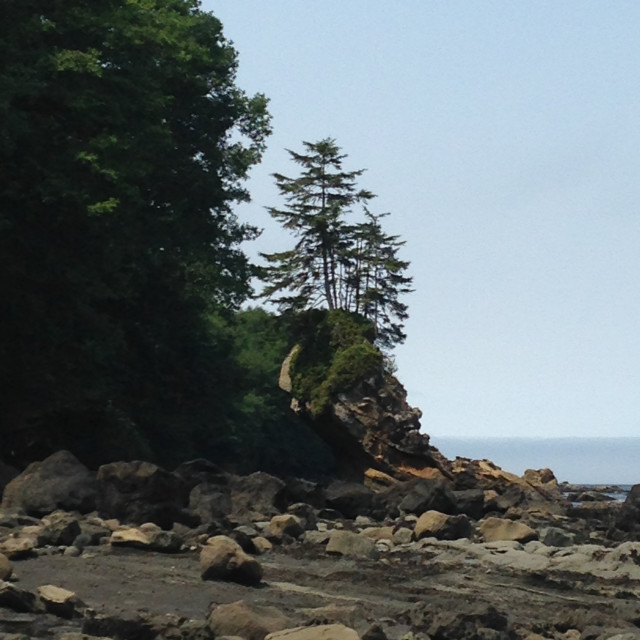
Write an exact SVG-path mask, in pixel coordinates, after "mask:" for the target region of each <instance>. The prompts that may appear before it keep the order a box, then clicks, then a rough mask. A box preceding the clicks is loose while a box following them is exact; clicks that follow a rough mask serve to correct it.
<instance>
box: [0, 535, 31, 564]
mask: <svg viewBox="0 0 640 640" xmlns="http://www.w3.org/2000/svg"><path fill="white" fill-rule="evenodd" d="M20 533H21V537H10V538H5V539H4V540H3V541H2V542H0V553H2V554H3V555H4V556H6V557H7V558H9V559H10V560H21V559H23V558H29V557H30V556H33V555H34V553H35V549H36V548H37V546H38V545H37V539H36V538H34V537H32V536H25V535H24V534H22V532H20Z"/></svg>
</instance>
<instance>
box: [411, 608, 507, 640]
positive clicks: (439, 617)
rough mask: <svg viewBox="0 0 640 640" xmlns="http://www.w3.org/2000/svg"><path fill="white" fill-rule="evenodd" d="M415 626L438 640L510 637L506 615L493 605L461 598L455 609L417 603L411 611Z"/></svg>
mask: <svg viewBox="0 0 640 640" xmlns="http://www.w3.org/2000/svg"><path fill="white" fill-rule="evenodd" d="M410 619H411V623H412V626H413V628H414V629H417V630H420V631H423V632H425V633H427V634H428V635H429V636H430V637H432V638H438V639H439V640H510V638H511V637H515V634H513V633H510V625H509V618H508V616H507V614H505V613H502V612H501V611H498V610H497V609H495V608H494V607H493V606H491V605H489V604H486V603H483V602H474V601H470V602H469V601H467V602H465V601H462V602H460V603H459V606H457V607H456V608H455V609H452V610H442V609H441V608H439V607H437V606H433V605H432V604H430V603H424V604H421V605H418V606H417V607H415V608H414V609H413V610H412V611H411V612H410Z"/></svg>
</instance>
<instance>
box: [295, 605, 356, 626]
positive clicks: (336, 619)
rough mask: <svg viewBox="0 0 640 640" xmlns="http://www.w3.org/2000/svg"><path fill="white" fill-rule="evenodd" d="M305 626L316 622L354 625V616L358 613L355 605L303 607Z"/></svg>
mask: <svg viewBox="0 0 640 640" xmlns="http://www.w3.org/2000/svg"><path fill="white" fill-rule="evenodd" d="M301 613H303V614H304V624H305V626H311V625H317V624H344V625H346V626H347V627H355V625H356V618H357V617H358V614H359V613H360V611H359V608H358V607H356V606H355V605H350V606H349V605H338V604H328V605H326V606H324V607H314V608H313V609H303V610H302V612H301Z"/></svg>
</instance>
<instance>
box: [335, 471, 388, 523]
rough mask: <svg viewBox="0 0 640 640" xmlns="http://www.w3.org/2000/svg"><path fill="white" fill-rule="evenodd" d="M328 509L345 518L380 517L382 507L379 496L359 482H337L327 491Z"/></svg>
mask: <svg viewBox="0 0 640 640" xmlns="http://www.w3.org/2000/svg"><path fill="white" fill-rule="evenodd" d="M325 499H326V504H327V507H329V508H331V509H335V510H336V511H338V512H340V513H341V514H342V515H343V516H344V517H345V518H349V519H351V520H355V518H357V517H358V516H373V517H375V516H379V515H381V511H382V506H381V502H380V499H379V496H378V495H377V494H376V493H375V492H374V491H372V490H371V489H369V488H368V487H365V486H364V485H363V484H360V483H358V482H344V481H341V480H335V481H334V482H332V483H331V484H330V485H329V486H328V487H327V489H326V490H325Z"/></svg>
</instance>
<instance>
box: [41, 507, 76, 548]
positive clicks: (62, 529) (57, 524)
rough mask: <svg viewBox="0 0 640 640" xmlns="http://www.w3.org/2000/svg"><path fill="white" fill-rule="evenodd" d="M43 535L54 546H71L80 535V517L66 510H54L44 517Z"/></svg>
mask: <svg viewBox="0 0 640 640" xmlns="http://www.w3.org/2000/svg"><path fill="white" fill-rule="evenodd" d="M42 524H43V525H44V530H43V535H44V536H45V537H46V538H47V541H48V544H51V545H54V546H60V545H63V546H69V545H71V544H73V541H74V540H75V539H76V538H77V537H78V536H79V535H80V533H81V529H80V523H79V521H78V518H76V517H75V516H74V515H72V514H70V513H67V512H65V511H54V512H53V513H50V514H49V515H48V516H45V517H44V518H42Z"/></svg>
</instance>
